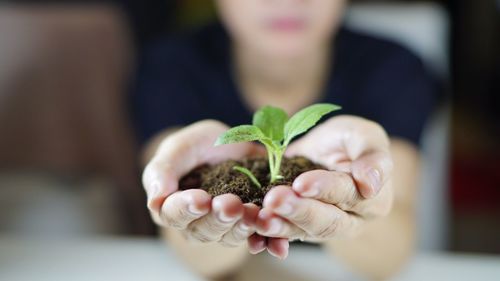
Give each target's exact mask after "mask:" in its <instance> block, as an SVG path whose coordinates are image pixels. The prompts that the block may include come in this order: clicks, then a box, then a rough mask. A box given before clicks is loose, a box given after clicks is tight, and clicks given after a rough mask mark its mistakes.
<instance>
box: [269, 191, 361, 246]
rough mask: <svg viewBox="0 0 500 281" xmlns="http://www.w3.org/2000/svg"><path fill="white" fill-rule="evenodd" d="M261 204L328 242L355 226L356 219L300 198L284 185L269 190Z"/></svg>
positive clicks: (335, 208) (334, 207)
mask: <svg viewBox="0 0 500 281" xmlns="http://www.w3.org/2000/svg"><path fill="white" fill-rule="evenodd" d="M263 205H264V208H270V209H272V210H273V212H274V213H275V214H277V215H279V216H281V217H283V218H285V219H287V220H288V221H290V222H291V223H293V224H295V225H296V226H298V227H299V228H301V229H303V230H304V231H305V232H306V233H307V234H308V236H311V237H314V238H317V239H328V238H331V237H334V236H335V235H336V234H337V233H339V232H346V231H347V230H349V229H350V228H352V227H353V226H354V223H355V222H356V221H355V220H356V218H357V217H356V216H353V215H350V214H348V213H346V212H344V211H342V210H341V209H339V208H337V207H336V206H334V205H331V204H326V203H323V202H320V201H318V200H315V199H310V198H301V197H299V196H297V195H296V194H295V192H293V190H292V189H291V188H289V187H286V186H277V187H275V188H273V189H271V190H270V191H269V192H268V193H267V194H266V197H265V198H264V204H263Z"/></svg>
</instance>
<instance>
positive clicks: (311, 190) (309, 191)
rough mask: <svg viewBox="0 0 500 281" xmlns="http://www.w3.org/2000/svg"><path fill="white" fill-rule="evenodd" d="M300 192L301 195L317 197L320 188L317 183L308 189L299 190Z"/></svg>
mask: <svg viewBox="0 0 500 281" xmlns="http://www.w3.org/2000/svg"><path fill="white" fill-rule="evenodd" d="M299 193H300V195H301V196H304V197H316V196H318V194H319V189H318V188H317V187H316V186H315V185H312V186H310V187H309V189H307V190H306V191H303V192H299Z"/></svg>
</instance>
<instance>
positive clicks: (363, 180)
mask: <svg viewBox="0 0 500 281" xmlns="http://www.w3.org/2000/svg"><path fill="white" fill-rule="evenodd" d="M392 169H393V163H392V158H391V156H390V154H389V152H382V151H377V152H370V153H366V154H363V155H361V156H360V157H359V158H358V159H356V160H354V161H353V162H352V164H351V170H352V175H353V177H354V180H355V182H356V185H357V187H358V191H359V193H361V195H362V196H363V197H364V198H367V199H368V198H373V197H375V196H376V195H377V194H378V193H379V191H380V189H381V188H382V186H384V184H385V183H386V181H387V180H388V179H389V178H390V177H391V175H392Z"/></svg>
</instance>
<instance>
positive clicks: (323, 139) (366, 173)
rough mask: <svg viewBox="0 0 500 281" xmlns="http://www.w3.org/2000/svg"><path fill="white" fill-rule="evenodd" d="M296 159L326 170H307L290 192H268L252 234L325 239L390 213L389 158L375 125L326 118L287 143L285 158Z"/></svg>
mask: <svg viewBox="0 0 500 281" xmlns="http://www.w3.org/2000/svg"><path fill="white" fill-rule="evenodd" d="M296 155H302V156H305V157H307V158H309V159H311V160H312V161H314V162H317V163H319V164H322V165H324V166H325V167H327V168H328V169H329V170H330V171H326V170H314V171H309V172H306V173H303V174H301V175H300V176H299V177H297V178H296V179H295V181H294V182H293V184H292V187H291V188H290V187H287V186H278V187H275V188H273V189H272V190H271V191H269V192H268V193H267V195H266V197H265V199H264V203H263V209H262V210H261V211H260V212H259V215H258V219H257V233H259V234H261V235H265V236H270V237H282V238H288V239H290V240H294V239H300V240H306V241H313V242H318V241H325V240H328V239H332V238H335V237H342V236H350V235H353V234H355V233H356V232H357V231H359V230H360V229H361V228H362V226H363V224H364V223H366V222H368V221H370V220H372V219H374V218H377V217H380V216H384V215H386V214H388V212H389V211H390V209H391V205H392V199H393V193H392V185H391V173H392V159H391V156H390V153H389V139H388V137H387V135H386V133H385V131H384V130H383V129H382V127H380V126H379V125H378V124H376V123H374V122H371V121H368V120H366V119H362V118H359V117H354V116H339V117H334V118H331V119H330V120H328V121H326V122H325V123H324V124H322V125H320V126H318V127H316V128H315V129H313V130H312V131H311V132H310V133H308V134H307V135H306V136H304V137H303V138H302V139H300V140H298V141H297V142H295V143H293V144H291V145H290V147H289V149H288V150H287V152H286V156H288V157H291V156H296ZM282 250H283V251H285V250H286V249H282Z"/></svg>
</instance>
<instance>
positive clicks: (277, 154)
mask: <svg viewBox="0 0 500 281" xmlns="http://www.w3.org/2000/svg"><path fill="white" fill-rule="evenodd" d="M283 152H284V151H283V150H282V149H278V150H276V151H274V153H273V154H274V155H273V157H274V163H273V164H274V165H273V168H272V169H271V183H273V182H275V181H276V180H277V179H278V178H279V176H280V167H281V159H282V158H283Z"/></svg>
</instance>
